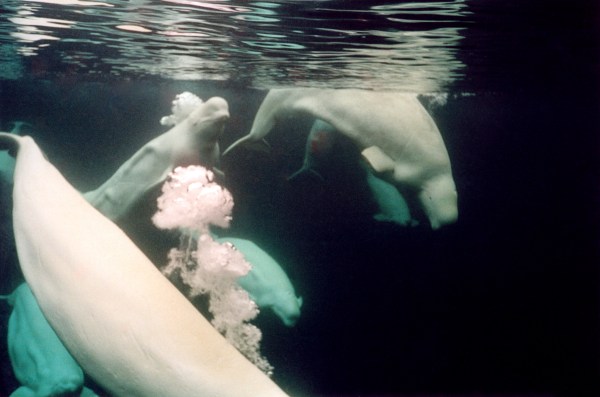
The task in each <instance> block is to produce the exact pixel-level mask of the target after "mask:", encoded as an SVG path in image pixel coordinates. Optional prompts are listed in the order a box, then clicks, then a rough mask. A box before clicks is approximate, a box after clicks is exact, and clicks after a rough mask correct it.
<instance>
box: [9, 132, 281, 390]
mask: <svg viewBox="0 0 600 397" xmlns="http://www.w3.org/2000/svg"><path fill="white" fill-rule="evenodd" d="M0 149H8V150H9V152H10V153H11V154H12V155H15V156H16V164H15V171H14V187H13V227H14V233H15V240H16V246H17V252H18V257H19V262H20V266H21V269H22V271H23V275H24V277H25V280H26V282H27V284H28V285H29V287H30V288H31V291H32V293H33V295H34V297H35V299H36V301H37V302H38V303H39V307H40V309H41V311H42V313H43V314H44V316H45V317H46V319H47V320H48V322H49V323H50V325H51V326H52V328H53V329H54V330H55V332H56V334H57V335H58V337H59V338H60V340H61V341H62V343H63V344H64V345H65V346H66V348H67V349H68V351H69V352H70V353H71V354H72V356H73V358H74V359H75V360H76V361H77V363H78V364H79V365H80V366H81V367H82V368H83V370H84V371H85V373H87V374H88V375H89V376H90V377H91V378H92V379H93V380H94V381H95V382H96V383H98V384H99V385H100V386H101V387H102V388H104V389H105V390H106V391H107V392H108V393H109V394H110V395H114V396H128V397H129V396H174V397H188V396H215V397H238V396H248V397H256V396H264V397H279V396H286V393H285V392H283V391H282V390H281V389H280V388H279V387H278V386H277V385H276V384H275V383H274V382H273V381H272V380H271V379H270V378H269V377H268V376H267V375H265V374H264V373H263V372H261V371H260V370H259V369H258V368H256V367H255V366H254V365H253V364H251V363H250V362H249V361H248V360H247V359H246V358H245V357H244V356H243V355H242V354H241V353H239V352H238V351H237V350H236V349H235V348H234V347H233V346H232V345H230V344H229V343H228V342H227V341H226V340H225V339H224V338H223V337H222V336H221V335H220V334H219V333H218V332H217V331H216V330H215V329H214V328H213V327H212V326H211V325H210V323H209V322H208V321H207V320H206V319H205V318H204V317H203V316H202V315H201V314H200V313H199V312H198V311H197V310H196V308H195V307H194V306H193V305H192V304H191V303H190V302H189V301H188V300H187V299H186V298H185V296H184V295H182V294H181V293H180V292H179V291H178V290H177V289H176V288H175V287H174V286H173V285H172V284H171V283H170V282H169V280H167V279H166V278H165V277H164V276H163V275H162V274H161V273H160V271H159V270H158V269H157V268H156V267H155V266H154V265H153V264H152V263H151V262H150V260H149V259H148V258H146V256H145V255H144V254H143V253H142V252H141V251H140V250H139V249H138V248H137V247H136V246H135V244H134V243H133V242H132V241H131V240H130V239H129V238H128V237H127V236H126V235H125V233H124V232H123V231H121V229H119V228H118V227H117V226H116V225H115V224H114V223H113V222H111V221H110V220H109V219H108V218H106V217H105V216H104V215H102V214H101V213H100V212H99V211H98V210H96V209H95V208H94V207H93V206H92V205H91V204H90V203H88V202H87V201H86V200H85V198H84V197H83V196H82V195H81V194H80V193H79V192H78V191H77V190H76V189H75V188H74V187H73V186H71V185H70V184H69V183H68V182H67V181H66V180H65V178H64V177H63V176H62V175H61V174H60V172H59V171H58V170H57V169H56V168H55V167H54V166H53V165H52V164H51V163H50V162H49V161H48V160H47V159H46V158H45V157H44V155H43V153H42V151H41V150H40V148H39V147H38V146H37V144H36V143H35V142H34V140H33V139H32V138H31V137H29V136H23V137H19V136H16V135H11V134H6V133H0Z"/></svg>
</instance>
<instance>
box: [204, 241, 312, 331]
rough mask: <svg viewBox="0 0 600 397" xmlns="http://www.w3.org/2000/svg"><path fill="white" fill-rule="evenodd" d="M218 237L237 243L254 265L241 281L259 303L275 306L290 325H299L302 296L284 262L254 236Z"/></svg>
mask: <svg viewBox="0 0 600 397" xmlns="http://www.w3.org/2000/svg"><path fill="white" fill-rule="evenodd" d="M216 241H218V242H220V243H224V242H228V243H231V244H233V246H234V247H235V248H236V249H237V250H238V251H240V252H241V253H242V255H244V259H246V261H248V262H249V263H250V264H251V265H252V269H251V270H250V272H248V274H246V275H245V276H243V277H240V278H239V279H238V280H237V283H238V284H239V285H240V286H241V287H242V288H243V289H245V290H246V291H247V292H248V293H249V294H250V297H251V298H252V300H253V301H254V302H256V304H257V305H258V307H260V308H261V309H263V308H269V309H271V310H273V312H274V313H275V315H277V317H279V318H280V319H281V321H283V323H284V324H285V325H287V326H288V327H291V326H293V325H295V324H296V322H297V321H298V318H299V317H300V308H301V307H302V298H299V297H297V296H296V292H295V290H294V286H293V285H292V282H291V281H290V279H289V277H288V275H287V274H286V273H285V271H284V270H283V268H282V267H281V265H280V264H279V263H277V261H276V260H275V259H273V257H271V255H269V254H268V253H267V252H266V251H265V250H263V249H262V248H260V247H259V246H258V245H256V244H255V243H254V242H252V241H250V240H246V239H242V238H237V237H218V238H216Z"/></svg>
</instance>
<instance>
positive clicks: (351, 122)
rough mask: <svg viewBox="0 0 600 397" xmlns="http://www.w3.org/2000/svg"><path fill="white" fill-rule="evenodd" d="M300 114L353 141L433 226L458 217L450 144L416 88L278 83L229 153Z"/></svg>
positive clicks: (375, 167)
mask: <svg viewBox="0 0 600 397" xmlns="http://www.w3.org/2000/svg"><path fill="white" fill-rule="evenodd" d="M297 114H308V115H311V116H313V117H314V118H317V119H321V120H323V121H325V122H327V123H329V124H331V125H332V126H333V127H334V128H335V129H336V130H337V131H339V132H340V133H341V134H344V135H346V136H348V137H349V138H350V139H351V140H352V141H354V143H355V144H356V145H357V146H358V147H359V149H360V150H361V151H362V154H363V157H364V158H365V159H366V160H367V162H368V163H369V165H370V166H371V167H372V168H373V169H374V171H376V172H377V173H378V174H379V175H380V176H382V177H383V178H384V179H386V180H388V181H390V182H391V183H393V184H394V185H395V186H396V187H397V188H399V190H401V191H402V193H405V192H406V193H411V194H414V195H416V198H417V200H418V202H419V203H420V207H421V209H422V210H423V212H424V213H425V215H426V216H427V218H428V219H429V222H430V224H431V227H432V228H434V229H437V228H439V227H441V226H443V225H446V224H450V223H453V222H455V221H456V220H457V218H458V207H457V194H456V186H455V183H454V180H453V178H452V170H451V165H450V158H449V156H448V152H447V150H446V146H445V145H444V141H443V139H442V136H441V134H440V132H439V130H438V128H437V126H436V125H435V122H434V121H433V119H432V118H431V116H430V115H429V114H428V113H427V111H426V110H425V108H424V107H423V106H422V105H421V103H420V102H419V101H418V99H417V96H416V95H414V94H402V93H396V92H374V91H366V90H344V89H341V90H336V89H316V88H289V89H274V90H271V91H269V93H268V94H267V96H266V97H265V99H264V100H263V102H262V104H261V106H260V108H259V109H258V112H257V114H256V116H255V118H254V123H253V125H252V129H251V130H250V133H249V134H248V135H246V136H245V137H243V138H241V139H239V140H238V141H236V142H234V143H233V144H232V145H231V146H230V147H229V148H228V149H227V150H226V151H225V152H224V154H227V152H229V151H230V150H232V149H233V148H234V147H236V146H238V145H240V144H243V143H246V142H252V141H259V140H261V139H263V138H264V137H265V136H266V135H267V134H268V133H269V132H270V131H271V129H272V128H273V126H274V125H275V124H276V123H277V122H278V121H280V120H282V119H284V118H287V117H290V116H294V115H297Z"/></svg>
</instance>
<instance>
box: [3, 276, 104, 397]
mask: <svg viewBox="0 0 600 397" xmlns="http://www.w3.org/2000/svg"><path fill="white" fill-rule="evenodd" d="M7 298H8V300H9V303H10V304H11V305H12V306H13V311H12V313H11V314H10V318H9V320H8V353H9V357H10V361H11V363H12V367H13V371H14V373H15V377H16V378H17V379H18V380H19V382H21V384H22V386H21V387H19V388H17V389H16V390H15V391H14V392H12V393H11V397H21V396H63V395H70V396H81V397H93V396H96V394H95V393H94V392H93V391H92V390H90V389H88V388H86V387H84V386H83V381H84V377H83V371H82V370H81V367H80V366H79V365H78V364H77V362H76V361H75V360H74V359H73V357H72V356H71V355H70V354H69V352H68V351H67V350H66V349H65V347H64V345H63V344H62V342H61V341H60V339H58V336H56V333H55V332H54V330H53V329H52V328H51V327H50V324H48V322H47V321H46V318H45V317H44V316H43V314H42V313H41V311H40V308H39V306H38V304H37V302H36V300H35V298H34V297H33V294H32V293H31V289H30V288H29V286H28V285H27V283H22V284H21V285H19V286H18V287H17V288H16V289H15V290H14V292H13V293H12V294H11V295H9V296H8V297H7Z"/></svg>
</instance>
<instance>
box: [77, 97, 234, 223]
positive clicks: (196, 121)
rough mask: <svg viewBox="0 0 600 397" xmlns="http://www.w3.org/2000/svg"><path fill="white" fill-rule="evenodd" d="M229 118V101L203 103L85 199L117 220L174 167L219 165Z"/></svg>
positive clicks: (86, 195) (87, 193)
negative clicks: (221, 143) (221, 144)
mask: <svg viewBox="0 0 600 397" xmlns="http://www.w3.org/2000/svg"><path fill="white" fill-rule="evenodd" d="M228 119H229V109H228V105H227V102H226V101H225V100H224V99H223V98H220V97H213V98H210V99H209V100H207V101H206V102H201V103H200V104H199V105H197V106H196V108H195V109H194V110H193V111H192V112H191V113H190V114H189V115H188V116H187V117H186V118H185V119H184V120H183V121H181V122H179V123H178V124H176V125H175V126H174V127H173V128H171V129H170V130H169V131H167V132H165V133H164V134H162V135H159V136H158V137H156V138H154V139H153V140H151V141H150V142H148V143H147V144H145V145H144V146H142V148H140V149H139V150H138V151H137V152H136V153H135V154H134V155H133V156H132V157H131V158H130V159H129V160H127V161H126V162H125V163H123V164H122V165H121V167H119V169H118V170H117V171H116V172H115V173H114V175H113V176H111V177H110V178H109V179H108V180H107V181H106V182H104V183H103V184H102V185H101V186H100V187H98V188H97V189H95V190H92V191H89V192H86V193H84V197H85V198H86V199H87V200H88V201H89V202H90V204H92V205H93V206H94V207H96V208H98V210H100V211H101V212H102V213H103V214H105V215H106V216H107V217H108V218H109V219H112V220H118V219H119V218H121V217H122V216H123V215H124V214H125V213H127V212H128V211H129V210H130V209H131V207H132V206H133V205H134V204H135V203H136V202H137V201H138V200H139V199H140V198H141V197H142V196H143V195H144V194H146V192H148V191H149V190H150V189H152V188H153V187H155V186H157V185H159V184H161V183H162V182H164V181H165V179H166V178H167V176H168V175H169V173H170V172H171V171H173V169H174V168H175V167H178V166H187V165H191V164H199V165H203V166H205V167H208V168H213V167H215V166H218V162H219V156H220V153H219V152H220V149H219V144H218V138H219V137H220V135H221V134H222V132H223V129H224V126H225V122H226V121H227V120H228Z"/></svg>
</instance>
